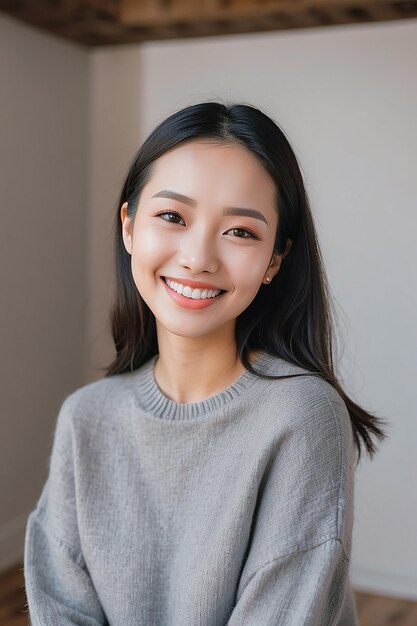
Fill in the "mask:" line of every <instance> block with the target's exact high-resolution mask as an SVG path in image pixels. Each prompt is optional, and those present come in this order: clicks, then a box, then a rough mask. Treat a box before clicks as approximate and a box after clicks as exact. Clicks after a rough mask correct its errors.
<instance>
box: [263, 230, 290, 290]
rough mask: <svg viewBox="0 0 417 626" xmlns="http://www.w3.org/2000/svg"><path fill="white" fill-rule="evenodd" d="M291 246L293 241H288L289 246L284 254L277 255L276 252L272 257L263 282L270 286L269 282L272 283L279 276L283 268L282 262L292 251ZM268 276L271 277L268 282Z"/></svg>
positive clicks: (287, 245)
mask: <svg viewBox="0 0 417 626" xmlns="http://www.w3.org/2000/svg"><path fill="white" fill-rule="evenodd" d="M291 246H292V240H291V239H287V244H286V246H285V250H284V252H282V253H281V254H276V253H275V252H274V254H273V255H272V259H271V262H270V264H269V265H268V269H267V270H266V273H265V277H264V280H263V281H262V282H264V283H266V284H268V283H269V282H271V280H272V279H273V278H274V276H275V275H276V274H278V272H279V270H280V267H281V263H282V260H283V259H285V257H286V256H287V254H288V253H289V251H290V250H291ZM267 276H268V277H269V281H267V280H266V277H267Z"/></svg>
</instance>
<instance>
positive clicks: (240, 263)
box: [229, 252, 268, 291]
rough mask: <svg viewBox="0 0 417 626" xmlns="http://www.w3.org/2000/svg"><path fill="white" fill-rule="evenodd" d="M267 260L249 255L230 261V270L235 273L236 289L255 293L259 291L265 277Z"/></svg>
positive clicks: (255, 255)
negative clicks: (254, 291)
mask: <svg viewBox="0 0 417 626" xmlns="http://www.w3.org/2000/svg"><path fill="white" fill-rule="evenodd" d="M267 263H268V261H267V259H264V257H263V255H260V254H259V252H258V253H257V254H248V255H241V256H240V258H239V259H236V261H233V260H231V261H230V265H229V267H230V269H231V272H233V279H234V282H235V284H236V287H239V288H241V289H247V290H249V291H253V290H254V289H256V290H257V289H258V288H259V285H260V283H261V282H262V279H263V277H264V273H265V268H266V266H267Z"/></svg>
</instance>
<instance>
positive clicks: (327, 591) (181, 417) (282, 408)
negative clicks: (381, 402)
mask: <svg viewBox="0 0 417 626" xmlns="http://www.w3.org/2000/svg"><path fill="white" fill-rule="evenodd" d="M156 358H157V357H152V358H151V359H150V360H149V361H147V363H145V364H143V365H142V366H141V367H140V368H139V369H137V370H136V371H134V372H129V373H125V374H119V375H117V376H113V377H109V378H103V379H101V380H99V381H95V382H93V383H90V384H87V385H85V386H83V387H81V388H79V389H77V390H76V391H74V392H73V393H71V394H70V395H68V396H67V397H66V399H65V400H64V402H63V404H62V407H61V409H60V411H59V414H58V417H57V421H56V427H55V432H54V439H53V446H52V453H51V456H50V459H49V465H48V470H49V474H48V479H47V481H46V483H45V485H44V488H43V490H42V493H41V495H40V497H39V500H38V503H37V506H36V508H35V509H34V511H32V512H31V514H30V515H29V518H28V522H27V528H26V537H25V554H24V574H25V582H26V593H27V598H28V607H29V613H30V619H31V624H32V626H67V625H68V626H69V625H70V624H71V625H75V624H77V625H84V626H97V625H98V624H101V625H104V624H106V625H111V626H153V625H155V626H225V625H226V624H227V625H229V626H238V625H239V626H272V625H280V626H336V625H337V626H357V624H358V618H357V613H356V606H355V601H354V596H353V592H352V588H351V584H350V580H349V558H350V554H351V544H352V524H353V503H354V497H353V495H354V470H355V462H356V459H357V457H356V450H355V448H354V444H353V436H352V427H351V422H350V418H349V414H348V412H347V408H346V405H345V403H344V402H343V400H342V398H341V397H340V395H339V394H338V393H337V392H336V391H335V389H334V388H333V387H332V386H331V385H330V384H329V383H327V382H326V381H324V380H322V379H320V378H319V377H318V376H314V377H304V378H302V377H301V378H290V379H286V380H277V381H268V380H264V379H261V378H259V377H256V376H253V375H252V374H250V373H249V372H247V371H245V372H244V373H243V374H242V375H241V376H240V377H239V378H238V379H237V380H236V381H235V382H234V383H233V384H232V385H231V386H229V387H228V388H227V389H225V390H223V391H221V392H219V393H217V394H215V395H213V396H211V397H209V398H206V399H205V400H202V401H200V402H194V403H186V404H179V403H176V402H174V401H173V400H171V399H170V398H168V397H167V396H166V395H164V394H163V393H162V391H161V390H160V388H159V387H158V385H157V383H156V380H155V377H154V373H153V366H154V364H155V361H156ZM254 367H255V368H257V369H259V370H261V371H264V372H267V373H271V374H288V373H299V372H303V371H306V370H303V369H302V368H299V367H296V366H294V365H290V364H289V363H287V362H286V361H284V360H283V359H280V358H277V357H274V356H270V355H268V354H266V353H262V354H261V355H260V356H258V359H257V360H256V362H255V364H254Z"/></svg>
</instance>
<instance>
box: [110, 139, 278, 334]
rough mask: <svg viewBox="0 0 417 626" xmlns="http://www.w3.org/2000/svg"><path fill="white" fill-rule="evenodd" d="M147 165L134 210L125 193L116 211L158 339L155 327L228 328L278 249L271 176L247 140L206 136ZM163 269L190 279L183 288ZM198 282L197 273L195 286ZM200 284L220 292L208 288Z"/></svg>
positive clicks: (274, 263)
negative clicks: (214, 293)
mask: <svg viewBox="0 0 417 626" xmlns="http://www.w3.org/2000/svg"><path fill="white" fill-rule="evenodd" d="M153 167H154V169H153V171H152V175H151V178H150V180H149V181H148V182H147V183H146V185H145V186H144V188H143V190H142V193H141V196H140V201H139V204H138V207H137V211H136V214H135V217H134V218H133V219H130V218H129V217H127V215H126V208H127V204H126V203H125V204H124V205H123V206H122V208H121V219H122V225H123V226H122V233H123V241H124V245H125V247H126V250H127V251H128V252H129V254H131V256H132V258H131V264H132V275H133V279H134V281H135V284H136V287H137V289H138V291H139V293H140V295H141V296H142V298H143V300H144V301H145V302H146V304H147V305H148V307H149V308H150V309H151V311H152V313H153V314H154V315H155V318H156V325H157V332H158V341H160V338H161V334H162V333H173V334H175V335H178V336H182V337H190V338H191V337H193V338H196V337H201V338H202V337H205V338H207V339H209V340H213V339H215V338H220V337H223V338H230V337H233V334H234V326H235V321H236V318H237V317H238V316H239V315H240V313H242V311H244V310H245V309H246V308H247V307H248V306H249V304H250V303H251V302H252V300H253V299H254V298H255V296H256V294H257V292H258V290H259V288H260V286H261V284H262V282H264V283H265V284H268V283H267V281H266V276H269V277H270V280H271V281H272V279H273V276H274V275H275V274H276V273H277V271H278V270H279V266H280V263H281V260H282V258H283V256H284V255H276V254H274V255H273V247H274V240H275V233H276V229H277V225H278V214H277V210H276V189H275V186H274V183H273V181H272V179H271V178H270V177H269V175H268V174H267V172H266V171H265V169H264V168H263V166H262V164H261V163H260V162H259V161H258V160H257V159H256V157H255V156H254V155H252V153H251V152H250V151H249V150H247V149H246V148H244V147H242V146H240V145H236V144H231V143H230V144H221V143H219V142H217V143H215V142H214V141H209V140H198V141H197V140H193V141H189V142H187V143H184V144H181V145H179V146H178V147H176V148H173V149H172V150H169V151H168V152H166V153H165V154H163V155H162V156H161V157H160V158H159V159H158V160H157V161H155V163H154V165H153ZM162 277H167V278H168V279H171V280H173V281H175V282H176V283H181V284H182V285H184V286H187V285H189V286H190V287H189V289H185V292H184V295H180V294H178V293H176V292H175V291H173V290H172V289H171V288H170V287H169V286H168V285H167V284H166V282H165V281H164V280H163V278H162ZM196 282H197V283H199V282H200V283H203V285H201V289H200V290H199V291H195V288H196V287H198V285H196V284H195V283H196ZM207 285H209V286H212V288H213V289H216V290H219V289H220V290H224V293H221V294H220V295H218V296H215V297H214V298H207V297H206V296H207V295H208V296H209V295H210V293H208V292H206V291H204V289H203V287H207ZM171 286H174V287H175V285H173V284H172V283H171ZM175 288H176V289H178V285H177V286H176V287H175ZM267 288H268V287H265V289H267ZM180 291H182V290H181V289H180ZM187 296H194V297H191V298H190V297H187ZM200 296H203V299H201V298H200Z"/></svg>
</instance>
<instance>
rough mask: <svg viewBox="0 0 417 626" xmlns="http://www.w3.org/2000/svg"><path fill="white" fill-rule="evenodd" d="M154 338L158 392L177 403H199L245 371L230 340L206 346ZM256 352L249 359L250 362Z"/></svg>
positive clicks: (195, 342)
mask: <svg viewBox="0 0 417 626" xmlns="http://www.w3.org/2000/svg"><path fill="white" fill-rule="evenodd" d="M160 339H161V338H160V337H158V347H159V357H158V358H157V361H156V364H155V368H154V376H155V380H156V382H157V384H158V386H159V388H160V389H161V391H162V392H163V393H164V394H165V395H166V396H167V397H168V398H170V399H171V400H173V401H174V402H178V403H190V402H200V401H201V400H204V399H206V398H209V397H210V396H212V395H214V394H216V393H218V392H220V391H222V390H223V389H226V387H228V386H230V385H232V384H233V382H234V381H235V380H236V379H237V378H238V377H239V376H240V375H241V374H243V372H244V371H245V368H244V366H243V365H242V363H241V361H240V359H239V358H238V355H237V345H236V342H235V340H234V337H233V338H231V339H230V340H229V341H225V340H224V338H222V339H221V340H220V339H219V340H218V341H215V340H214V341H213V339H211V340H210V341H208V342H206V343H202V342H201V338H199V341H198V342H197V341H195V340H194V341H192V340H190V341H181V340H184V339H187V340H188V339H189V338H184V337H178V336H175V335H174V336H172V337H170V338H169V339H168V338H166V337H165V338H164V339H163V340H160ZM259 352H260V351H257V352H256V353H253V354H252V355H251V356H250V360H251V362H252V361H253V360H254V359H255V358H256V357H257V355H258V354H259Z"/></svg>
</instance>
